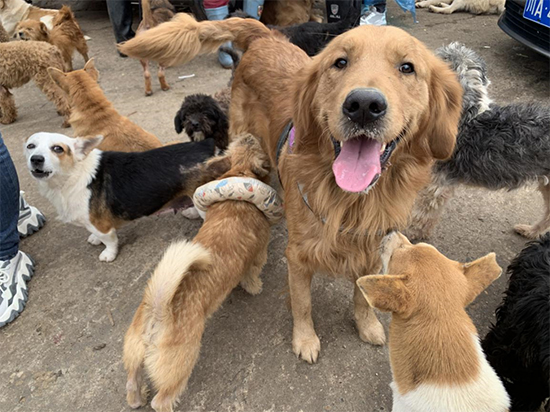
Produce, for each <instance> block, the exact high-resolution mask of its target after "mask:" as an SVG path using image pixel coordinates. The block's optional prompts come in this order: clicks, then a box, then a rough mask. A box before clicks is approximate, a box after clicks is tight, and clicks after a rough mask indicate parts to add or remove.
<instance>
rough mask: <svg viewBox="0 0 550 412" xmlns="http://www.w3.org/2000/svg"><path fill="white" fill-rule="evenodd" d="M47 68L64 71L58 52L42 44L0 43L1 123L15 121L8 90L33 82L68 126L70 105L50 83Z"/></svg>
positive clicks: (13, 105) (54, 85)
mask: <svg viewBox="0 0 550 412" xmlns="http://www.w3.org/2000/svg"><path fill="white" fill-rule="evenodd" d="M48 67H55V68H57V69H60V70H61V69H63V59H62V58H61V54H60V52H59V50H58V49H57V48H55V47H53V46H52V45H50V44H47V43H43V42H35V41H29V42H9V43H0V123H2V124H10V123H13V122H14V121H15V120H16V119H17V109H16V107H15V102H14V100H13V96H12V94H11V93H10V91H9V89H13V88H16V87H21V86H23V85H25V84H26V83H28V82H30V81H31V80H34V82H35V83H36V85H37V86H38V88H39V89H40V90H42V92H43V93H44V94H45V95H46V97H47V98H48V100H50V101H51V102H52V103H53V104H55V106H56V108H57V112H58V113H59V114H60V115H61V116H64V117H65V121H64V123H63V126H64V127H68V119H69V114H70V109H69V103H68V101H67V98H66V97H65V95H64V93H63V91H62V90H61V89H60V88H59V87H58V86H57V85H56V84H55V83H54V82H53V80H52V79H51V78H50V76H49V75H48V72H47V68H48Z"/></svg>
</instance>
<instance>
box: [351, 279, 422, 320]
mask: <svg viewBox="0 0 550 412" xmlns="http://www.w3.org/2000/svg"><path fill="white" fill-rule="evenodd" d="M406 280H407V276H406V275H397V276H396V275H368V276H363V277H362V278H359V279H357V282H356V283H357V286H359V289H361V292H362V293H363V296H364V297H365V299H366V300H367V302H369V304H370V305H371V306H372V307H375V308H377V309H379V310H381V311H383V312H392V313H398V314H401V315H405V316H406V315H408V314H410V312H411V311H412V309H413V297H412V295H411V293H410V291H409V289H408V288H407V286H406V285H405V281H406Z"/></svg>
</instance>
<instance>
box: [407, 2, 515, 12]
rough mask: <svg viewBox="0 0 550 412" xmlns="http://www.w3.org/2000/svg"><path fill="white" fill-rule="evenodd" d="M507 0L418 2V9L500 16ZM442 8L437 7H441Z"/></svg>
mask: <svg viewBox="0 0 550 412" xmlns="http://www.w3.org/2000/svg"><path fill="white" fill-rule="evenodd" d="M504 2H505V0H451V1H450V3H444V2H443V1H442V0H424V1H417V2H416V7H419V8H425V7H429V8H430V11H433V12H435V13H443V14H451V13H453V12H455V11H466V12H470V13H473V14H500V13H502V12H503V11H504ZM439 5H440V7H437V6H439Z"/></svg>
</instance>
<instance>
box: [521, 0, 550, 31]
mask: <svg viewBox="0 0 550 412" xmlns="http://www.w3.org/2000/svg"><path fill="white" fill-rule="evenodd" d="M523 17H524V18H525V19H527V20H532V21H534V22H536V23H538V24H542V25H543V26H546V27H550V0H527V2H526V3H525V8H524V9H523Z"/></svg>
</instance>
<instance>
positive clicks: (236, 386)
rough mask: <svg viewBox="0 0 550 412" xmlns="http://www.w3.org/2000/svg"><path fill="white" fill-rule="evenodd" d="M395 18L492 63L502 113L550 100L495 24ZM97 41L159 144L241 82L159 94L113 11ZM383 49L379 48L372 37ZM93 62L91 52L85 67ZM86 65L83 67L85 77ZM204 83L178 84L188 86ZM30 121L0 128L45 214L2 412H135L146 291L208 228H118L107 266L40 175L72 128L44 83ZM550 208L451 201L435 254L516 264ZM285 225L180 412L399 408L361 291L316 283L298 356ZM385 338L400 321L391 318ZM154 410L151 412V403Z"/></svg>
mask: <svg viewBox="0 0 550 412" xmlns="http://www.w3.org/2000/svg"><path fill="white" fill-rule="evenodd" d="M389 3H390V4H389V13H388V20H389V22H390V23H391V24H393V25H396V26H400V27H402V28H404V29H405V30H407V31H409V32H410V33H412V34H413V35H415V36H417V37H418V38H419V39H420V40H422V41H424V42H426V43H427V44H428V46H429V47H431V48H433V49H435V48H437V47H439V46H441V45H445V44H447V43H449V42H451V41H461V42H463V43H465V44H466V45H468V46H469V47H471V48H473V49H474V50H476V51H477V52H478V53H480V54H481V55H482V56H483V57H484V58H485V59H486V61H487V63H488V66H489V77H490V79H491V80H492V82H493V83H492V86H491V92H492V97H493V99H494V100H496V101H497V102H499V103H508V102H515V101H530V100H534V101H538V102H544V103H549V102H550V98H549V91H550V85H549V76H548V74H549V73H548V67H549V66H548V60H547V59H544V58H542V57H541V56H539V55H537V54H535V53H534V52H531V51H530V50H528V49H527V48H525V47H523V46H522V45H521V44H519V43H517V42H516V41H514V40H512V39H511V38H509V37H508V36H506V35H505V34H504V33H503V32H502V31H501V30H500V29H499V28H498V27H497V17H496V16H473V15H470V14H463V13H458V14H453V15H450V16H444V15H435V14H431V13H428V12H426V11H424V10H421V11H419V12H418V21H419V23H418V24H415V23H413V21H412V18H411V16H410V15H408V14H407V15H406V14H404V13H403V12H402V11H401V10H400V9H399V8H398V7H397V6H396V5H395V3H394V2H392V1H390V2H389ZM77 17H79V21H80V23H81V26H82V28H83V29H84V31H85V32H86V34H88V35H89V36H90V37H91V38H92V39H91V41H90V42H89V46H90V50H91V55H92V56H94V57H95V58H96V65H97V67H98V68H99V70H100V71H101V78H100V83H101V86H102V88H103V89H104V90H105V93H106V94H107V96H108V98H109V99H110V100H112V102H113V103H114V105H115V107H116V108H117V109H118V110H119V111H120V113H121V114H123V115H126V116H128V117H129V118H130V119H131V120H133V121H134V122H136V123H137V124H139V125H140V126H142V127H143V128H145V129H147V130H148V131H150V132H153V133H154V134H156V135H157V136H159V138H161V140H163V141H170V140H173V139H175V138H177V137H178V136H177V135H176V133H175V131H174V126H173V117H174V115H175V113H176V111H177V110H178V108H179V105H180V104H181V101H182V100H183V98H184V97H185V96H186V95H188V94H191V93H198V92H202V93H213V92H215V91H217V90H218V89H220V88H222V87H223V86H225V84H226V82H227V80H228V78H229V75H230V73H229V72H228V71H226V70H223V69H221V68H220V67H219V65H218V64H217V62H216V58H215V56H206V57H202V58H198V59H196V60H195V61H193V62H192V63H190V64H187V65H185V66H183V67H178V68H172V69H169V70H168V73H167V76H168V81H169V83H170V84H171V86H172V90H170V91H169V92H162V91H160V88H159V86H158V84H157V83H155V93H154V95H153V96H152V97H145V96H144V94H143V82H142V74H141V67H140V65H139V63H138V62H137V61H135V60H132V59H122V58H119V57H118V56H117V55H116V53H115V49H114V39H113V35H112V31H111V27H110V22H109V19H108V17H107V15H106V14H105V13H80V14H79V15H77ZM373 41H376V39H373ZM78 59H80V56H79V57H78ZM82 66H83V62H82V61H81V60H77V62H76V67H77V68H81V67H82ZM188 74H195V77H193V78H190V79H186V80H182V81H178V80H177V77H178V76H181V75H188ZM14 94H15V99H16V102H17V106H18V108H19V119H18V120H17V122H16V123H14V124H12V125H9V126H0V130H1V132H2V134H3V136H4V139H5V141H6V143H7V146H8V148H9V150H10V151H11V154H12V156H13V159H14V162H15V164H16V166H17V169H18V172H19V178H20V182H21V188H22V189H23V190H25V192H26V198H27V200H28V202H29V203H30V204H32V205H35V206H37V207H39V208H40V209H41V210H42V211H43V212H44V213H45V215H46V216H47V219H48V222H47V224H46V226H45V227H44V228H43V229H42V230H41V231H40V232H39V233H37V234H35V235H33V236H31V237H30V238H28V239H25V240H23V241H22V242H21V249H22V250H23V251H25V252H27V253H29V254H30V255H31V256H32V257H33V258H34V259H35V261H36V262H37V266H36V275H35V277H34V278H33V279H32V281H31V282H30V296H29V301H28V304H27V307H26V309H25V311H24V312H23V313H22V314H21V316H20V317H19V318H18V319H17V320H16V321H15V322H13V323H12V324H10V325H8V326H7V327H4V328H2V329H1V330H0V411H2V412H8V411H9V412H11V411H13V412H15V411H36V412H47V411H86V412H87V411H129V410H130V409H129V407H128V406H127V405H126V399H125V395H126V393H125V382H126V377H125V373H124V369H123V366H122V362H121V356H122V341H123V337H124V333H125V331H126V329H127V327H128V325H129V323H130V321H131V318H132V316H133V313H134V311H135V310H136V308H137V306H138V304H139V302H140V300H141V296H142V293H143V289H144V286H145V283H146V281H147V279H148V277H149V275H150V274H151V272H152V269H153V268H154V266H155V265H156V263H157V262H158V260H159V257H160V255H161V253H162V252H163V251H164V250H165V248H166V247H167V246H168V244H169V243H170V242H172V241H173V240H175V239H179V238H192V237H193V236H194V235H195V233H196V232H197V230H198V229H199V226H200V223H199V222H197V221H188V220H186V219H185V218H183V217H182V216H181V215H165V216H162V217H151V218H145V219H141V220H139V221H136V222H133V223H131V224H129V225H128V226H126V227H124V228H123V229H122V230H120V232H119V236H120V245H121V250H120V254H119V256H118V258H117V259H116V260H115V261H114V262H113V263H102V262H100V261H99V259H98V256H99V253H100V251H101V248H99V247H94V246H91V245H90V244H88V243H87V242H86V238H87V236H88V234H87V233H86V231H85V230H84V229H82V228H77V227H74V226H71V225H67V224H63V223H60V222H59V221H57V220H56V218H55V217H56V214H55V211H54V209H53V207H52V206H51V205H50V204H49V203H48V202H47V201H46V200H45V199H44V198H42V197H41V196H40V195H39V194H38V192H37V189H36V187H35V185H34V182H33V181H32V179H31V177H30V175H29V173H28V172H27V170H26V167H25V162H24V157H23V150H22V149H23V142H24V140H25V138H26V137H28V136H30V135H31V134H32V133H35V132H39V131H49V132H61V133H66V134H69V135H72V134H71V133H72V132H71V130H70V129H62V128H61V123H62V119H61V118H60V117H59V116H57V115H56V113H55V109H54V107H53V105H52V104H51V103H50V102H48V101H47V100H46V99H45V97H44V96H43V95H42V94H41V93H40V92H39V91H38V90H37V89H36V87H35V86H34V85H32V84H29V85H27V86H25V87H23V88H21V89H17V90H15V91H14ZM541 212H542V201H541V199H540V198H539V195H538V193H536V192H535V191H534V190H533V189H522V190H517V191H514V192H509V193H508V192H498V193H492V192H488V191H485V190H476V189H460V190H459V191H458V194H457V196H456V197H455V198H454V199H453V200H452V201H451V202H450V204H449V206H448V208H447V210H446V212H445V214H444V216H443V219H442V222H441V224H440V225H439V227H438V228H437V230H436V232H435V235H434V236H433V238H432V240H431V241H432V243H433V244H434V245H435V246H436V247H438V248H439V249H440V250H441V251H442V252H443V253H445V254H446V255H447V256H449V257H450V258H453V259H456V260H460V261H469V260H473V259H475V258H478V257H480V256H482V255H484V254H486V253H489V252H493V251H494V252H496V254H497V256H498V262H499V264H500V265H501V266H502V267H506V266H507V265H508V263H509V262H510V260H511V259H512V258H513V257H514V256H515V255H516V254H517V253H518V252H519V251H520V250H521V249H522V247H523V245H524V244H525V240H524V239H522V238H520V237H519V236H517V235H515V234H514V233H513V231H512V226H513V224H515V223H520V222H521V223H527V222H535V221H536V220H537V219H538V218H539V217H540V215H541ZM286 237H287V236H286V227H285V224H284V223H281V224H279V225H278V226H276V227H274V228H273V231H272V240H271V244H270V247H269V259H268V263H267V265H266V267H265V269H264V272H263V281H264V291H263V293H262V294H261V295H258V296H254V297H252V296H250V295H248V294H246V293H245V292H244V291H243V290H241V289H239V288H237V289H236V290H235V291H234V292H233V293H232V294H231V295H230V297H229V298H228V300H227V301H226V303H225V304H224V306H223V307H222V308H221V309H220V310H219V311H218V312H217V313H216V314H215V315H214V316H213V318H212V319H211V321H210V322H209V324H208V327H207V330H206V333H205V336H204V339H203V346H202V352H201V357H200V360H199V362H198V363H197V366H196V368H195V370H194V372H193V374H192V376H191V379H190V381H189V385H188V388H187V391H186V392H185V393H184V394H183V396H182V398H181V403H180V406H179V407H178V408H177V410H178V411H293V412H294V411H296V412H298V411H304V412H313V411H335V412H337V411H338V412H340V411H341V412H344V411H345V412H351V411H388V410H391V392H390V388H389V386H388V384H389V383H390V381H391V373H390V367H389V360H388V349H387V347H373V346H370V345H368V344H365V343H363V342H361V341H360V339H359V337H358V335H357V332H356V330H355V327H354V323H353V320H352V319H353V316H352V305H351V298H352V287H351V284H349V283H347V282H345V281H342V280H338V281H331V280H330V279H327V278H324V277H322V276H318V277H316V278H315V280H314V285H313V318H314V320H315V324H316V329H317V332H318V334H319V337H320V339H321V348H322V349H321V350H322V351H321V356H320V358H319V361H318V363H317V364H315V365H309V364H306V363H304V362H303V361H301V360H298V359H296V357H295V355H294V354H293V353H292V349H291V330H292V323H291V321H292V320H291V314H290V312H289V310H288V308H287V304H286V294H285V288H286V273H287V269H286V262H285V258H284V249H285V245H286ZM506 280H507V279H506V278H505V277H504V276H503V277H501V278H500V279H499V280H498V281H496V282H495V283H494V284H493V285H492V286H490V287H489V288H488V290H487V291H486V292H485V293H483V294H482V295H481V296H480V297H478V299H477V300H476V301H475V302H474V303H473V304H472V305H471V306H470V308H469V313H470V314H471V316H472V317H473V319H474V321H475V324H476V325H477V327H478V330H479V333H480V336H484V335H485V333H486V332H487V329H488V327H489V325H490V323H491V321H492V320H493V319H494V318H493V313H494V309H495V307H496V306H497V304H498V303H499V302H500V300H501V296H502V292H503V290H504V288H505V285H506ZM381 319H382V320H383V323H384V325H385V326H386V327H387V325H388V322H389V317H388V316H386V315H382V316H381ZM143 410H145V411H149V410H151V409H149V406H147V407H145V408H144V409H143Z"/></svg>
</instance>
